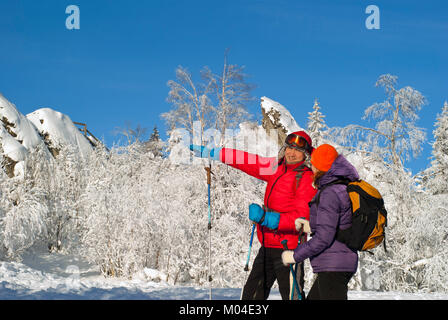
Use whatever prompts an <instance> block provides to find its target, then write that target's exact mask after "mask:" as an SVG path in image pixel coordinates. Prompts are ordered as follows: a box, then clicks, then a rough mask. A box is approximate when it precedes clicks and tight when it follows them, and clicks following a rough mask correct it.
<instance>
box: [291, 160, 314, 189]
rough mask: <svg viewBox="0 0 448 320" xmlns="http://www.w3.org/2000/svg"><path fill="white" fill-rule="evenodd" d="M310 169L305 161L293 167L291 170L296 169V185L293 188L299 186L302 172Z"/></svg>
mask: <svg viewBox="0 0 448 320" xmlns="http://www.w3.org/2000/svg"><path fill="white" fill-rule="evenodd" d="M309 170H311V169H310V168H309V167H308V166H307V165H306V164H305V162H304V163H302V164H301V165H300V166H298V167H297V168H295V169H294V170H293V171H296V172H297V174H296V187H295V189H294V190H297V189H298V188H299V186H300V180H301V179H302V176H303V173H304V172H305V171H309Z"/></svg>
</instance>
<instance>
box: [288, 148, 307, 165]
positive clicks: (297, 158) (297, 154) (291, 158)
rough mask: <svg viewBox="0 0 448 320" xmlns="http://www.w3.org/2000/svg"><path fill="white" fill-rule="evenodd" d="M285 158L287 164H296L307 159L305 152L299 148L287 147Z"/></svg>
mask: <svg viewBox="0 0 448 320" xmlns="http://www.w3.org/2000/svg"><path fill="white" fill-rule="evenodd" d="M285 159H286V163H287V164H295V163H299V162H302V161H303V160H305V154H304V153H303V152H301V151H299V150H297V149H294V148H290V147H286V149H285Z"/></svg>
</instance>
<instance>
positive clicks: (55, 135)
mask: <svg viewBox="0 0 448 320" xmlns="http://www.w3.org/2000/svg"><path fill="white" fill-rule="evenodd" d="M26 117H27V118H28V119H29V120H30V121H31V122H32V123H33V124H34V125H35V126H36V128H37V129H38V130H39V132H40V133H41V135H42V136H44V135H48V139H49V140H50V141H51V144H52V145H53V146H54V147H58V146H61V145H71V146H73V147H75V148H76V150H77V151H78V152H79V153H80V154H81V155H82V156H87V155H89V154H90V152H91V151H92V150H93V147H92V145H91V144H90V142H89V141H88V140H87V139H86V138H85V137H84V135H83V134H82V133H81V132H80V131H79V129H78V128H77V127H76V126H75V125H74V123H73V122H72V120H71V119H70V118H69V117H68V116H67V115H64V114H62V113H60V112H58V111H55V110H52V109H50V108H42V109H39V110H36V111H34V112H32V113H30V114H28V115H27V116H26Z"/></svg>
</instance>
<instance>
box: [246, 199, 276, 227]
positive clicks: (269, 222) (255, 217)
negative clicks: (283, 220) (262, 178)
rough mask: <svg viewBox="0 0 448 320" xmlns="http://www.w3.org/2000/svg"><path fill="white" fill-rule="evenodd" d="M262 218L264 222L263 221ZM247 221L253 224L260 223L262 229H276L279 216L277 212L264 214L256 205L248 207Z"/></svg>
mask: <svg viewBox="0 0 448 320" xmlns="http://www.w3.org/2000/svg"><path fill="white" fill-rule="evenodd" d="M263 216H264V220H263ZM249 219H250V220H251V221H253V222H255V223H260V222H261V225H262V226H263V227H267V228H269V229H277V228H278V224H279V222H280V214H279V213H277V212H266V213H265V212H264V210H263V209H262V208H261V207H260V206H259V205H258V204H256V203H252V204H251V205H250V206H249Z"/></svg>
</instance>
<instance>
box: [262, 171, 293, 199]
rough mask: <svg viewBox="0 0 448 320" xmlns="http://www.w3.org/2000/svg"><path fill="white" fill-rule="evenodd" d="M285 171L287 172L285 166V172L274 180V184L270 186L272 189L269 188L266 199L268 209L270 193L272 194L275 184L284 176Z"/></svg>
mask: <svg viewBox="0 0 448 320" xmlns="http://www.w3.org/2000/svg"><path fill="white" fill-rule="evenodd" d="M287 171H288V170H287V168H286V165H285V172H283V173H282V174H281V175H280V176H278V177H277V179H275V181H274V183H273V184H272V188H271V190H270V191H269V194H268V198H267V199H266V205H267V207H268V208H269V198H270V197H271V193H272V190H274V187H275V184H276V183H277V181H278V180H279V179H280V178H281V177H283V176H284V175H285V173H286V172H287Z"/></svg>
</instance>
